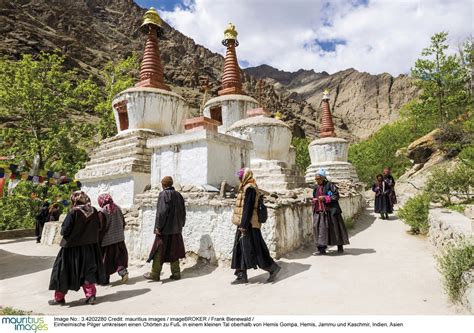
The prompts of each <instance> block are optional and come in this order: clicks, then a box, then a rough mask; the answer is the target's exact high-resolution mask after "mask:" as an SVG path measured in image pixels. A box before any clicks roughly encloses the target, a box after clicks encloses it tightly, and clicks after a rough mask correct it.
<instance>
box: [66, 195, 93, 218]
mask: <svg viewBox="0 0 474 333" xmlns="http://www.w3.org/2000/svg"><path fill="white" fill-rule="evenodd" d="M71 202H72V209H73V210H79V211H80V212H82V213H83V214H84V215H85V216H86V217H89V216H91V215H92V214H93V213H94V208H92V206H91V199H90V198H89V196H88V195H87V194H86V193H85V192H84V191H76V192H74V193H73V194H72V195H71Z"/></svg>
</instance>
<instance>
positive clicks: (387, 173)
mask: <svg viewBox="0 0 474 333" xmlns="http://www.w3.org/2000/svg"><path fill="white" fill-rule="evenodd" d="M383 180H384V181H385V182H386V183H387V185H388V186H390V192H389V199H390V204H391V210H392V211H393V205H395V204H396V203H397V195H396V194H395V179H394V178H393V176H392V173H391V170H390V168H384V169H383Z"/></svg>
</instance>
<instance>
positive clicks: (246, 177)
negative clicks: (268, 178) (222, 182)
mask: <svg viewBox="0 0 474 333" xmlns="http://www.w3.org/2000/svg"><path fill="white" fill-rule="evenodd" d="M242 170H243V176H242V179H241V180H240V185H239V191H241V190H242V189H243V188H244V187H245V185H247V184H250V183H253V184H257V183H256V181H255V179H254V178H253V172H252V170H250V169H249V168H243V169H241V170H240V171H242ZM240 171H239V173H240Z"/></svg>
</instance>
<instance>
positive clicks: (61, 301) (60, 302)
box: [48, 299, 66, 306]
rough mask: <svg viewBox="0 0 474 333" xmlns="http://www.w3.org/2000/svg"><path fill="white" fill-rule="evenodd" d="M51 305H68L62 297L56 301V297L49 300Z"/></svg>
mask: <svg viewBox="0 0 474 333" xmlns="http://www.w3.org/2000/svg"><path fill="white" fill-rule="evenodd" d="M48 304H49V305H61V306H62V305H66V300H64V299H62V300H60V301H56V300H55V299H52V300H49V301H48Z"/></svg>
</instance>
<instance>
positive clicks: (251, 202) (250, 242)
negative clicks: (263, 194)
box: [231, 168, 281, 284]
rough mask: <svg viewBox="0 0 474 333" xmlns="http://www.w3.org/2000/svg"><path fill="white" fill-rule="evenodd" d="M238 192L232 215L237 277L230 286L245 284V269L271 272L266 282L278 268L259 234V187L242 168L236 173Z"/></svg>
mask: <svg viewBox="0 0 474 333" xmlns="http://www.w3.org/2000/svg"><path fill="white" fill-rule="evenodd" d="M238 176H239V179H240V186H239V191H238V192H239V193H238V195H237V201H236V206H235V209H234V214H233V216H232V223H234V224H235V225H237V230H236V232H235V240H234V247H233V252H232V262H231V268H232V269H234V270H235V273H234V274H235V275H236V276H237V278H236V279H235V280H234V281H232V284H241V283H247V282H248V278H247V269H250V268H253V269H257V268H261V269H263V270H265V271H267V272H269V273H270V276H269V277H268V279H267V282H273V281H275V279H276V276H277V274H278V272H279V271H280V269H281V267H280V266H278V265H277V264H276V263H275V261H274V260H273V259H272V257H271V256H270V251H268V247H267V244H266V243H265V240H264V239H263V237H262V232H261V231H260V227H261V224H260V223H259V222H258V217H257V211H256V208H257V202H258V195H259V194H258V187H257V183H256V182H255V179H254V178H253V173H252V171H251V170H250V169H248V168H245V169H242V170H240V171H239V174H238Z"/></svg>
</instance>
